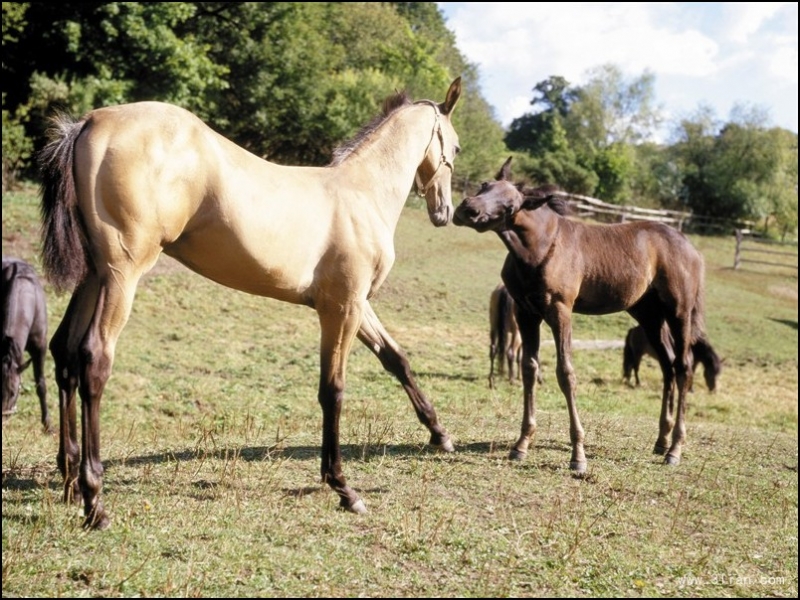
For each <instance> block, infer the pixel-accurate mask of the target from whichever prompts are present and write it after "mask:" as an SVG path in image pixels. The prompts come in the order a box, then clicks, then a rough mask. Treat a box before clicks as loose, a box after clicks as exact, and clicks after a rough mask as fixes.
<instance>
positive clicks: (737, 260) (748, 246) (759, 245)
mask: <svg viewBox="0 0 800 600" xmlns="http://www.w3.org/2000/svg"><path fill="white" fill-rule="evenodd" d="M735 236H736V250H735V251H734V255H733V268H734V269H738V268H739V267H740V266H741V264H742V263H743V262H748V263H755V264H760V265H770V266H773V267H785V268H787V269H794V270H795V271H796V270H797V246H796V245H792V244H783V243H781V242H774V241H772V240H765V239H759V238H756V237H753V236H752V234H751V233H750V232H749V231H748V230H745V229H737V230H736V231H735ZM745 242H746V243H745ZM765 246H772V247H773V248H774V247H775V246H778V247H784V248H791V247H792V246H794V252H792V251H789V252H787V251H785V250H774V249H772V248H769V249H768V248H766V247H765ZM743 253H748V254H759V255H761V254H769V255H772V256H788V257H791V258H793V259H794V264H792V263H790V262H787V261H782V260H781V259H780V258H779V259H777V260H760V259H758V258H743V257H742V254H743Z"/></svg>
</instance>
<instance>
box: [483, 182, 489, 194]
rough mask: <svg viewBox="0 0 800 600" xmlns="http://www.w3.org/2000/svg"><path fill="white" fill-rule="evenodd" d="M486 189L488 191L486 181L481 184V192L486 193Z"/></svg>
mask: <svg viewBox="0 0 800 600" xmlns="http://www.w3.org/2000/svg"><path fill="white" fill-rule="evenodd" d="M488 189H489V182H488V181H484V182H483V183H482V184H481V191H482V192H485V191H486V190H488Z"/></svg>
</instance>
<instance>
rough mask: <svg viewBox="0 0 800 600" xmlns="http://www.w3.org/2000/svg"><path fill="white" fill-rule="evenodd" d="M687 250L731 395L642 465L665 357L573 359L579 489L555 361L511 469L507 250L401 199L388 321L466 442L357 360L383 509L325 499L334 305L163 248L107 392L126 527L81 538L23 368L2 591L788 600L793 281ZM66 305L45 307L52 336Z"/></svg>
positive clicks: (33, 240) (21, 199) (349, 436)
mask: <svg viewBox="0 0 800 600" xmlns="http://www.w3.org/2000/svg"><path fill="white" fill-rule="evenodd" d="M37 218H38V200H37V198H36V196H35V194H33V193H31V191H30V190H26V191H25V192H23V193H14V194H6V195H4V197H3V254H4V255H8V254H16V255H18V256H21V257H22V258H26V259H28V260H30V261H32V262H33V263H34V264H35V265H36V266H37V267H39V266H40V262H39V259H38V255H37V248H38V222H37ZM692 240H693V241H694V242H695V244H696V245H697V246H698V247H699V248H700V249H701V251H702V252H703V254H704V256H705V257H706V265H707V324H708V330H709V334H710V336H711V340H712V342H713V343H714V345H715V348H716V349H717V351H718V352H719V353H720V354H721V355H722V356H723V357H724V358H725V364H724V370H723V373H722V377H721V387H720V391H719V392H718V393H717V394H714V395H711V394H708V393H706V392H705V389H704V386H703V383H702V381H699V382H698V384H697V386H696V387H697V391H696V392H695V393H694V394H692V396H691V398H690V408H689V413H688V440H687V445H686V446H685V449H684V453H683V459H682V462H681V464H680V466H678V467H677V468H674V469H673V468H665V467H664V466H663V465H661V464H660V463H661V460H660V457H656V456H653V455H652V454H651V449H652V445H653V443H654V441H655V438H656V434H657V421H658V411H659V390H660V383H659V372H658V369H657V368H656V366H655V363H654V362H653V361H650V360H649V359H645V361H644V362H643V365H642V370H641V377H642V387H641V388H639V389H631V388H628V387H626V386H625V385H624V384H623V383H622V381H621V367H622V356H621V351H620V350H602V351H601V350H576V351H575V355H574V362H575V367H576V369H577V375H578V381H579V386H580V387H579V410H580V414H581V418H582V421H583V425H584V428H585V429H586V448H587V458H588V474H587V476H586V477H584V478H582V479H577V478H574V477H572V476H571V475H570V472H569V469H568V463H569V431H568V430H569V427H568V418H567V414H566V409H565V403H564V399H563V397H562V395H561V393H560V391H559V390H558V387H557V385H556V383H555V376H554V372H553V369H554V352H553V349H552V347H551V346H544V347H543V349H542V363H543V368H544V377H545V381H544V384H543V386H541V388H540V389H539V392H538V408H539V413H538V424H539V429H538V431H537V434H536V439H535V441H534V444H533V447H532V450H531V453H530V455H529V457H528V459H527V460H526V461H525V462H522V463H511V462H509V461H508V460H507V459H506V456H507V452H508V449H509V447H510V445H511V444H512V443H513V442H514V440H515V438H516V436H517V434H518V430H519V422H520V418H521V387H520V386H519V385H510V384H507V383H505V382H502V383H501V384H500V385H498V387H497V389H495V390H494V391H492V390H490V389H489V388H488V385H487V375H488V371H489V365H488V337H489V333H488V301H489V294H490V292H491V290H492V289H493V287H494V286H495V285H496V283H497V282H498V281H499V271H500V265H501V264H502V260H503V257H504V256H505V251H504V250H503V247H502V245H501V243H500V241H499V239H497V237H496V236H494V235H493V234H477V233H476V232H474V231H472V230H467V229H461V228H455V227H447V228H445V229H435V228H434V227H432V226H431V225H430V224H429V222H428V221H427V216H426V215H425V213H424V211H421V210H419V209H418V208H416V207H410V208H407V209H406V210H405V211H404V214H403V216H402V218H401V221H400V224H399V227H398V231H397V235H396V247H397V261H396V264H395V267H394V269H393V271H392V273H391V275H390V277H389V279H388V281H387V282H386V284H385V286H384V287H383V289H382V290H381V291H380V293H379V295H378V297H377V298H376V299H375V301H374V302H373V305H374V306H375V310H376V312H377V314H378V315H379V316H380V317H381V318H382V320H383V321H384V324H385V325H386V327H387V329H388V330H389V331H390V332H391V333H392V335H393V336H395V338H396V339H397V340H398V342H400V344H401V345H402V346H403V348H404V349H405V350H406V352H407V354H408V356H409V359H410V361H411V364H412V367H413V369H414V371H415V373H416V375H417V378H418V382H419V383H420V386H421V387H422V389H423V390H424V391H425V393H426V394H427V395H428V397H429V398H430V399H431V400H432V402H433V403H434V406H435V407H436V410H437V413H438V416H439V418H440V420H441V421H442V423H443V424H444V425H445V427H446V428H447V429H448V431H449V432H450V433H451V435H452V436H453V440H454V442H455V444H456V450H457V451H456V452H455V453H454V454H452V455H441V454H437V453H434V452H431V451H429V450H428V449H427V447H426V442H427V439H428V436H427V432H426V431H425V430H424V428H423V427H422V426H421V425H420V424H419V423H418V422H417V420H416V417H415V416H414V414H413V410H412V408H411V406H410V403H409V401H408V400H407V398H406V396H405V394H404V393H403V391H402V389H401V388H400V386H399V385H398V384H397V383H396V382H395V381H394V380H393V379H392V378H391V377H390V376H389V375H388V374H386V373H384V372H383V371H382V369H381V367H380V365H379V363H378V361H377V360H375V358H374V357H373V356H372V354H371V353H369V352H368V351H367V350H366V348H363V347H362V346H358V347H356V348H355V350H354V352H353V355H352V357H351V361H350V365H349V370H348V382H347V383H348V385H347V392H346V399H345V404H344V409H343V412H342V431H341V443H342V447H343V453H344V469H345V474H346V475H347V477H348V479H349V483H350V484H351V485H352V486H353V487H354V488H355V489H356V490H357V491H358V492H359V493H360V494H361V496H362V497H363V499H364V501H365V502H366V504H367V507H368V510H369V512H368V514H367V515H364V516H356V515H352V514H349V513H344V512H341V511H338V510H336V506H337V504H338V498H337V497H336V495H335V494H334V493H333V492H331V491H330V490H329V489H328V488H327V486H322V485H320V483H319V444H320V440H321V431H320V427H321V411H320V409H319V406H318V404H317V401H316V385H317V378H318V348H317V342H318V325H317V320H316V315H315V313H314V312H313V311H311V310H309V309H307V308H303V307H296V306H291V305H287V304H282V303H280V302H277V301H274V300H269V299H263V298H257V297H254V296H248V295H246V294H242V293H239V292H235V291H232V290H229V289H226V288H223V287H220V286H218V285H215V284H213V283H211V282H209V281H207V280H205V279H202V278H201V277H199V276H197V275H194V274H192V273H189V272H188V271H186V270H185V269H183V268H182V267H179V266H176V264H175V263H174V262H173V261H171V260H169V259H166V258H162V259H161V260H160V262H159V264H158V265H157V267H156V269H155V270H154V271H153V272H152V273H151V274H149V275H148V276H146V278H145V279H144V281H143V282H142V284H141V285H140V287H139V290H138V293H137V298H136V302H135V303H134V308H133V313H132V316H131V319H130V322H129V324H128V326H127V327H126V329H125V331H124V333H123V335H122V338H121V340H120V343H119V345H118V347H117V357H116V362H115V365H114V373H113V375H112V377H111V379H110V381H109V383H108V386H107V388H106V392H105V395H104V397H103V407H102V456H103V461H104V466H105V487H104V501H105V505H106V509H107V510H108V512H109V514H110V516H111V518H112V524H111V528H110V529H108V530H106V531H102V532H84V531H83V530H82V529H81V522H82V517H81V514H82V512H81V508H79V507H78V506H66V505H64V504H63V503H62V502H61V499H60V489H61V484H60V481H59V475H58V472H57V470H56V468H55V455H56V452H57V448H58V440H57V438H56V437H51V436H47V435H44V434H43V433H42V432H41V430H40V426H39V416H38V402H37V401H36V396H35V392H34V388H33V385H32V381H31V379H32V378H31V375H30V373H26V374H25V376H24V378H23V381H24V382H25V387H24V390H23V393H22V395H21V397H20V400H19V404H18V407H19V410H18V412H17V413H16V414H15V415H14V416H13V417H12V419H11V421H10V422H9V423H8V424H7V425H6V426H5V428H4V430H3V504H2V510H3V576H2V580H3V596H4V597H16V596H30V597H54V596H70V597H81V596H95V597H96V596H104V597H118V596H146V597H188V596H206V597H242V596H305V597H331V596H367V597H392V596H400V597H430V596H461V597H487V596H488V597H495V596H554V597H590V596H623V597H641V596H658V597H670V596H672V597H674V596H679V597H737V596H741V597H752V596H776V597H796V596H797V563H798V555H797V531H798V520H797V498H798V494H797V391H798V386H797V373H798V364H797V347H798V335H797V274H796V272H791V271H789V272H787V271H785V270H784V271H783V272H781V271H780V270H777V269H772V270H770V269H769V268H767V269H763V270H762V269H756V268H753V267H750V268H748V269H744V270H739V271H734V270H733V269H732V268H731V267H732V263H733V249H734V241H733V236H731V238H730V239H728V238H706V237H703V238H697V237H693V238H692ZM48 291H49V290H48ZM67 300H68V298H67V297H66V296H57V295H55V294H53V293H52V292H50V293H49V294H48V302H49V305H48V312H49V315H50V323H51V330H54V329H55V327H56V326H57V324H58V322H59V320H60V318H61V315H62V314H63V311H64V308H65V306H66V302H67ZM632 325H633V321H632V319H631V318H630V317H628V316H627V315H625V314H619V315H610V316H607V317H582V316H576V317H575V326H574V329H575V331H574V337H575V339H578V340H608V339H619V340H621V339H622V337H623V336H624V333H625V331H626V330H627V328H628V327H630V326H632ZM543 339H544V340H548V339H551V336H550V334H549V333H543ZM48 368H50V369H52V361H50V362H49V363H48ZM49 389H50V406H51V409H52V410H54V411H56V414H54V419H55V420H56V421H57V410H56V408H57V407H56V388H55V382H51V383H50V388H49Z"/></svg>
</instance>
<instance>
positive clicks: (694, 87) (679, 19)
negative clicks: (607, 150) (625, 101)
mask: <svg viewBox="0 0 800 600" xmlns="http://www.w3.org/2000/svg"><path fill="white" fill-rule="evenodd" d="M437 4H438V6H439V8H440V10H441V11H442V12H443V14H444V17H445V22H446V24H447V27H448V29H450V30H451V31H452V32H453V33H454V34H455V36H456V46H457V48H458V50H459V51H460V52H461V54H462V55H463V56H464V57H465V58H466V60H467V61H468V62H469V63H472V64H474V65H477V67H478V74H479V83H480V87H481V94H482V96H483V97H484V98H485V99H486V101H487V102H488V103H489V104H490V105H491V106H492V107H493V108H494V110H495V116H496V117H497V118H498V119H499V120H500V122H501V123H502V124H503V126H504V127H507V126H508V125H509V124H510V123H511V121H512V120H513V119H515V118H516V117H520V116H522V115H524V114H525V113H529V112H532V110H533V107H532V106H531V104H530V102H531V100H532V99H533V97H534V91H533V88H534V86H535V85H536V84H537V83H539V82H541V81H544V80H546V79H547V78H549V77H550V76H553V75H560V76H562V77H564V78H565V79H566V80H567V81H568V82H569V83H570V84H571V85H572V86H580V85H582V84H584V83H586V81H587V80H588V77H587V75H588V71H589V70H590V69H592V68H596V67H599V66H601V65H604V64H613V65H615V66H617V67H618V68H619V69H620V70H621V71H622V73H623V76H624V77H625V80H626V81H628V80H632V79H635V78H639V77H641V76H642V75H644V74H645V73H650V74H652V75H653V76H654V78H655V79H654V92H655V103H656V105H657V106H658V107H659V108H660V109H661V111H662V114H663V116H664V117H665V119H666V120H667V126H666V127H665V129H664V130H662V132H660V134H659V136H661V137H663V136H665V135H667V131H668V125H669V122H670V121H673V122H674V121H675V120H677V119H680V118H682V117H691V116H692V115H693V114H695V113H696V112H697V110H698V109H699V108H700V107H701V106H704V107H710V108H711V109H712V110H713V111H714V114H715V116H716V118H717V119H719V120H720V121H723V122H724V121H729V120H732V119H731V117H732V113H731V110H732V109H733V108H734V107H735V106H736V105H739V106H740V107H744V108H746V109H750V108H756V109H759V110H761V111H764V112H765V113H766V115H767V118H768V120H767V123H766V124H767V125H768V126H778V127H783V128H785V129H789V130H791V131H793V132H795V133H797V104H798V99H797V71H798V65H797V2H513V3H512V2H438V3H437Z"/></svg>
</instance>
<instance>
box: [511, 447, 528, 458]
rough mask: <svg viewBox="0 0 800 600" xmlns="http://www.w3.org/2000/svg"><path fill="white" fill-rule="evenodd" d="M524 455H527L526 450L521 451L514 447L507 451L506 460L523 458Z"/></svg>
mask: <svg viewBox="0 0 800 600" xmlns="http://www.w3.org/2000/svg"><path fill="white" fill-rule="evenodd" d="M526 456H528V453H527V452H522V451H521V450H517V449H516V448H515V449H513V450H512V451H511V452H509V453H508V460H525V457H526Z"/></svg>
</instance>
